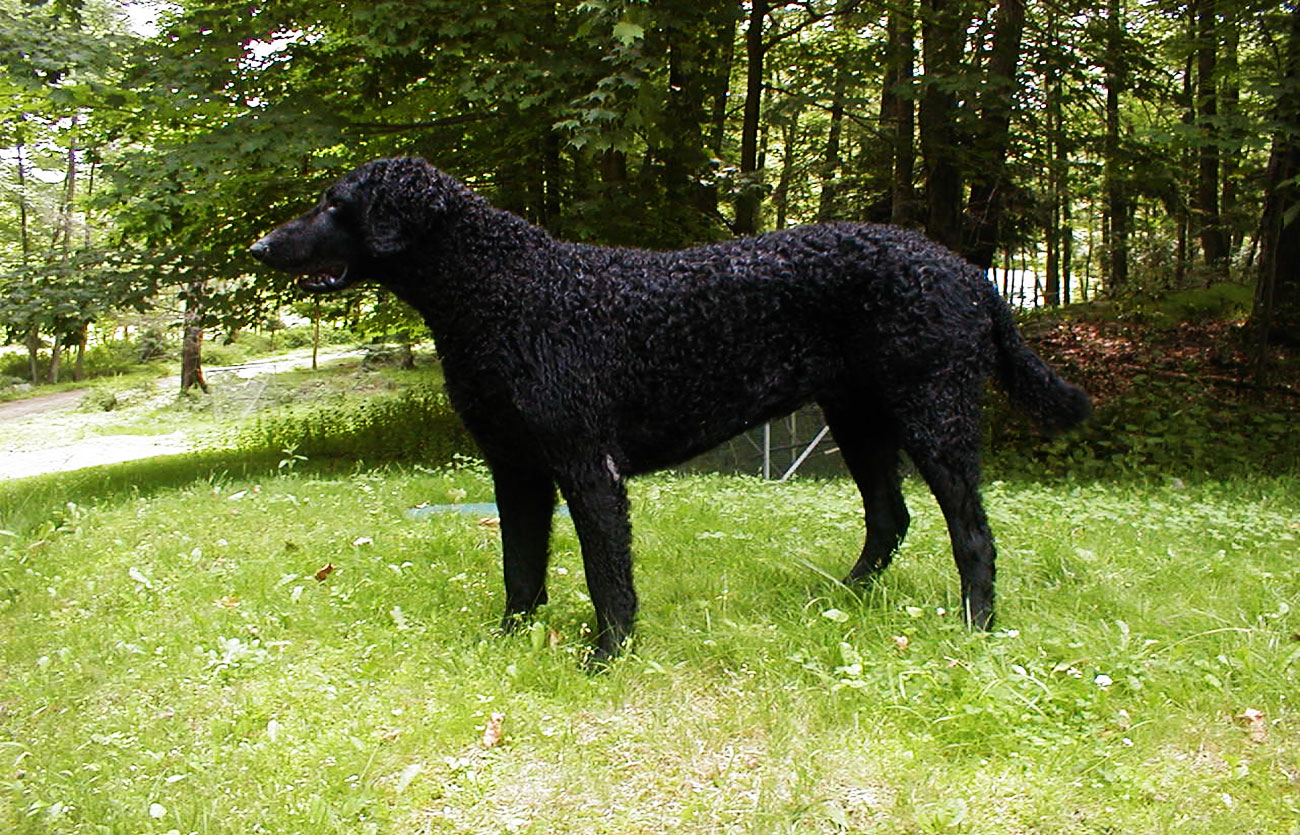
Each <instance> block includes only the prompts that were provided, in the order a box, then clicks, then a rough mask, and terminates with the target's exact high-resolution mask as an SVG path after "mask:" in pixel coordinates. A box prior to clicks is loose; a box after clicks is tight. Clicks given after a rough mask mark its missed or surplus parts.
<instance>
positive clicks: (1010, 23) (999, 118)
mask: <svg viewBox="0 0 1300 835" xmlns="http://www.w3.org/2000/svg"><path fill="white" fill-rule="evenodd" d="M1024 31H1025V4H1024V0H1002V2H1001V4H1000V5H999V6H998V12H997V23H996V24H995V26H994V29H993V46H992V49H991V50H990V55H989V63H988V67H987V69H986V71H985V79H984V85H983V90H981V91H980V115H979V119H978V120H977V121H976V124H977V125H978V127H977V133H976V141H975V150H976V159H975V165H974V175H973V176H972V177H971V187H970V202H969V204H968V209H967V213H968V215H969V216H970V217H971V228H970V230H969V233H968V234H967V235H966V236H965V237H966V246H965V254H966V257H967V258H968V259H969V260H970V262H971V263H973V264H975V265H976V266H978V267H983V268H984V269H988V268H989V267H991V266H993V258H994V256H995V255H996V254H997V249H998V246H999V244H1000V243H1001V240H1000V239H1001V237H1002V225H1003V223H1002V218H1003V216H1004V215H1005V214H1006V208H1007V187H1008V185H1009V178H1008V177H1007V151H1008V149H1009V146H1010V143H1011V113H1012V106H1013V102H1014V101H1015V100H1016V96H1015V91H1016V67H1017V66H1018V65H1019V63H1020V43H1021V40H1022V39H1023V35H1024Z"/></svg>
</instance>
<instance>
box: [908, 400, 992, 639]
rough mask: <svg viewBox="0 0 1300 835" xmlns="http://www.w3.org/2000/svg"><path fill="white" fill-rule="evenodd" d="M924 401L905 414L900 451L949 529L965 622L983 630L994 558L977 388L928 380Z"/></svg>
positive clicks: (988, 614)
mask: <svg viewBox="0 0 1300 835" xmlns="http://www.w3.org/2000/svg"><path fill="white" fill-rule="evenodd" d="M924 398H925V404H924V405H921V404H919V403H918V402H917V401H914V405H915V406H916V408H913V409H912V410H910V412H908V415H909V416H908V418H906V424H905V425H904V427H903V434H904V440H903V448H904V449H906V450H907V454H908V455H909V456H910V457H911V459H912V462H913V463H914V464H915V465H916V468H917V470H919V471H920V473H921V475H922V477H924V478H925V481H926V484H928V485H929V487H930V491H931V492H932V493H934V497H935V499H936V500H937V501H938V503H939V508H940V509H941V510H942V511H943V516H944V520H945V521H946V522H947V524H948V537H949V539H950V540H951V542H952V554H953V559H954V560H956V562H957V570H958V572H959V573H960V574H961V599H962V607H963V610H964V614H965V617H966V622H967V624H969V625H970V626H971V627H973V628H975V629H988V628H990V627H991V626H992V623H993V581H994V575H995V573H996V572H995V566H994V560H995V556H996V554H995V550H994V547H993V534H992V532H991V531H990V530H989V524H988V519H987V517H986V516H985V514H984V504H983V502H982V501H981V499H980V492H979V480H980V464H979V446H980V436H979V386H978V383H977V382H976V383H975V384H973V385H970V386H962V385H960V384H958V383H951V382H948V381H933V382H932V383H931V384H930V385H929V386H928V387H927V391H926V392H925V393H924Z"/></svg>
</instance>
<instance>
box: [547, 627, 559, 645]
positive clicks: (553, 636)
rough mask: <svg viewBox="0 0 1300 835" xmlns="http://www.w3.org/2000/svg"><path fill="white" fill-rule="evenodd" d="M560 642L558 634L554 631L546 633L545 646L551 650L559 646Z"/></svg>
mask: <svg viewBox="0 0 1300 835" xmlns="http://www.w3.org/2000/svg"><path fill="white" fill-rule="evenodd" d="M560 640H561V638H560V633H559V632H556V631H555V630H554V629H552V630H550V631H549V632H547V633H546V645H547V646H549V647H550V648H551V649H555V648H556V647H558V646H559V645H560Z"/></svg>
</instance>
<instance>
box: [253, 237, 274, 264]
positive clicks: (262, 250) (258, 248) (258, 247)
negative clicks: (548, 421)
mask: <svg viewBox="0 0 1300 835" xmlns="http://www.w3.org/2000/svg"><path fill="white" fill-rule="evenodd" d="M248 252H249V254H250V255H252V256H253V257H254V258H256V259H257V260H259V261H265V260H266V258H267V256H268V255H270V254H271V245H270V244H268V243H267V242H266V238H259V239H258V240H257V241H255V242H254V243H253V245H252V246H250V247H249V248H248Z"/></svg>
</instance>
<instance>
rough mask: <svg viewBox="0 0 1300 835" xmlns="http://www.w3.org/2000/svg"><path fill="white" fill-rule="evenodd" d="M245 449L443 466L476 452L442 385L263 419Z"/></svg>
mask: <svg viewBox="0 0 1300 835" xmlns="http://www.w3.org/2000/svg"><path fill="white" fill-rule="evenodd" d="M233 443H234V446H235V447H236V448H237V449H239V450H242V451H245V452H251V453H265V452H274V451H282V450H286V449H292V450H293V451H294V452H295V453H296V454H298V455H302V456H306V457H307V458H311V459H315V458H348V459H357V460H365V461H417V462H421V463H424V464H430V465H437V464H444V463H447V462H449V461H451V460H452V459H453V458H454V457H456V456H457V455H465V454H472V453H473V451H474V446H473V442H472V441H471V440H470V438H469V435H468V433H467V432H466V431H465V428H464V426H462V425H461V422H460V418H458V417H457V416H456V413H455V412H454V411H453V410H452V408H451V404H450V403H448V401H447V396H446V395H445V394H444V393H443V392H442V390H441V388H440V387H435V386H427V385H426V386H418V387H416V388H413V389H410V390H407V391H405V392H402V393H401V394H399V395H397V396H388V397H380V396H376V397H372V398H369V399H367V400H365V401H363V402H360V403H351V404H348V405H346V406H342V407H340V406H320V407H311V408H306V409H295V410H290V411H287V412H282V413H276V414H271V415H265V416H259V417H258V418H257V419H256V420H254V421H253V422H252V423H251V424H249V425H247V426H245V427H242V428H240V429H239V430H238V431H237V432H236V434H235V437H234V440H233Z"/></svg>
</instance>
